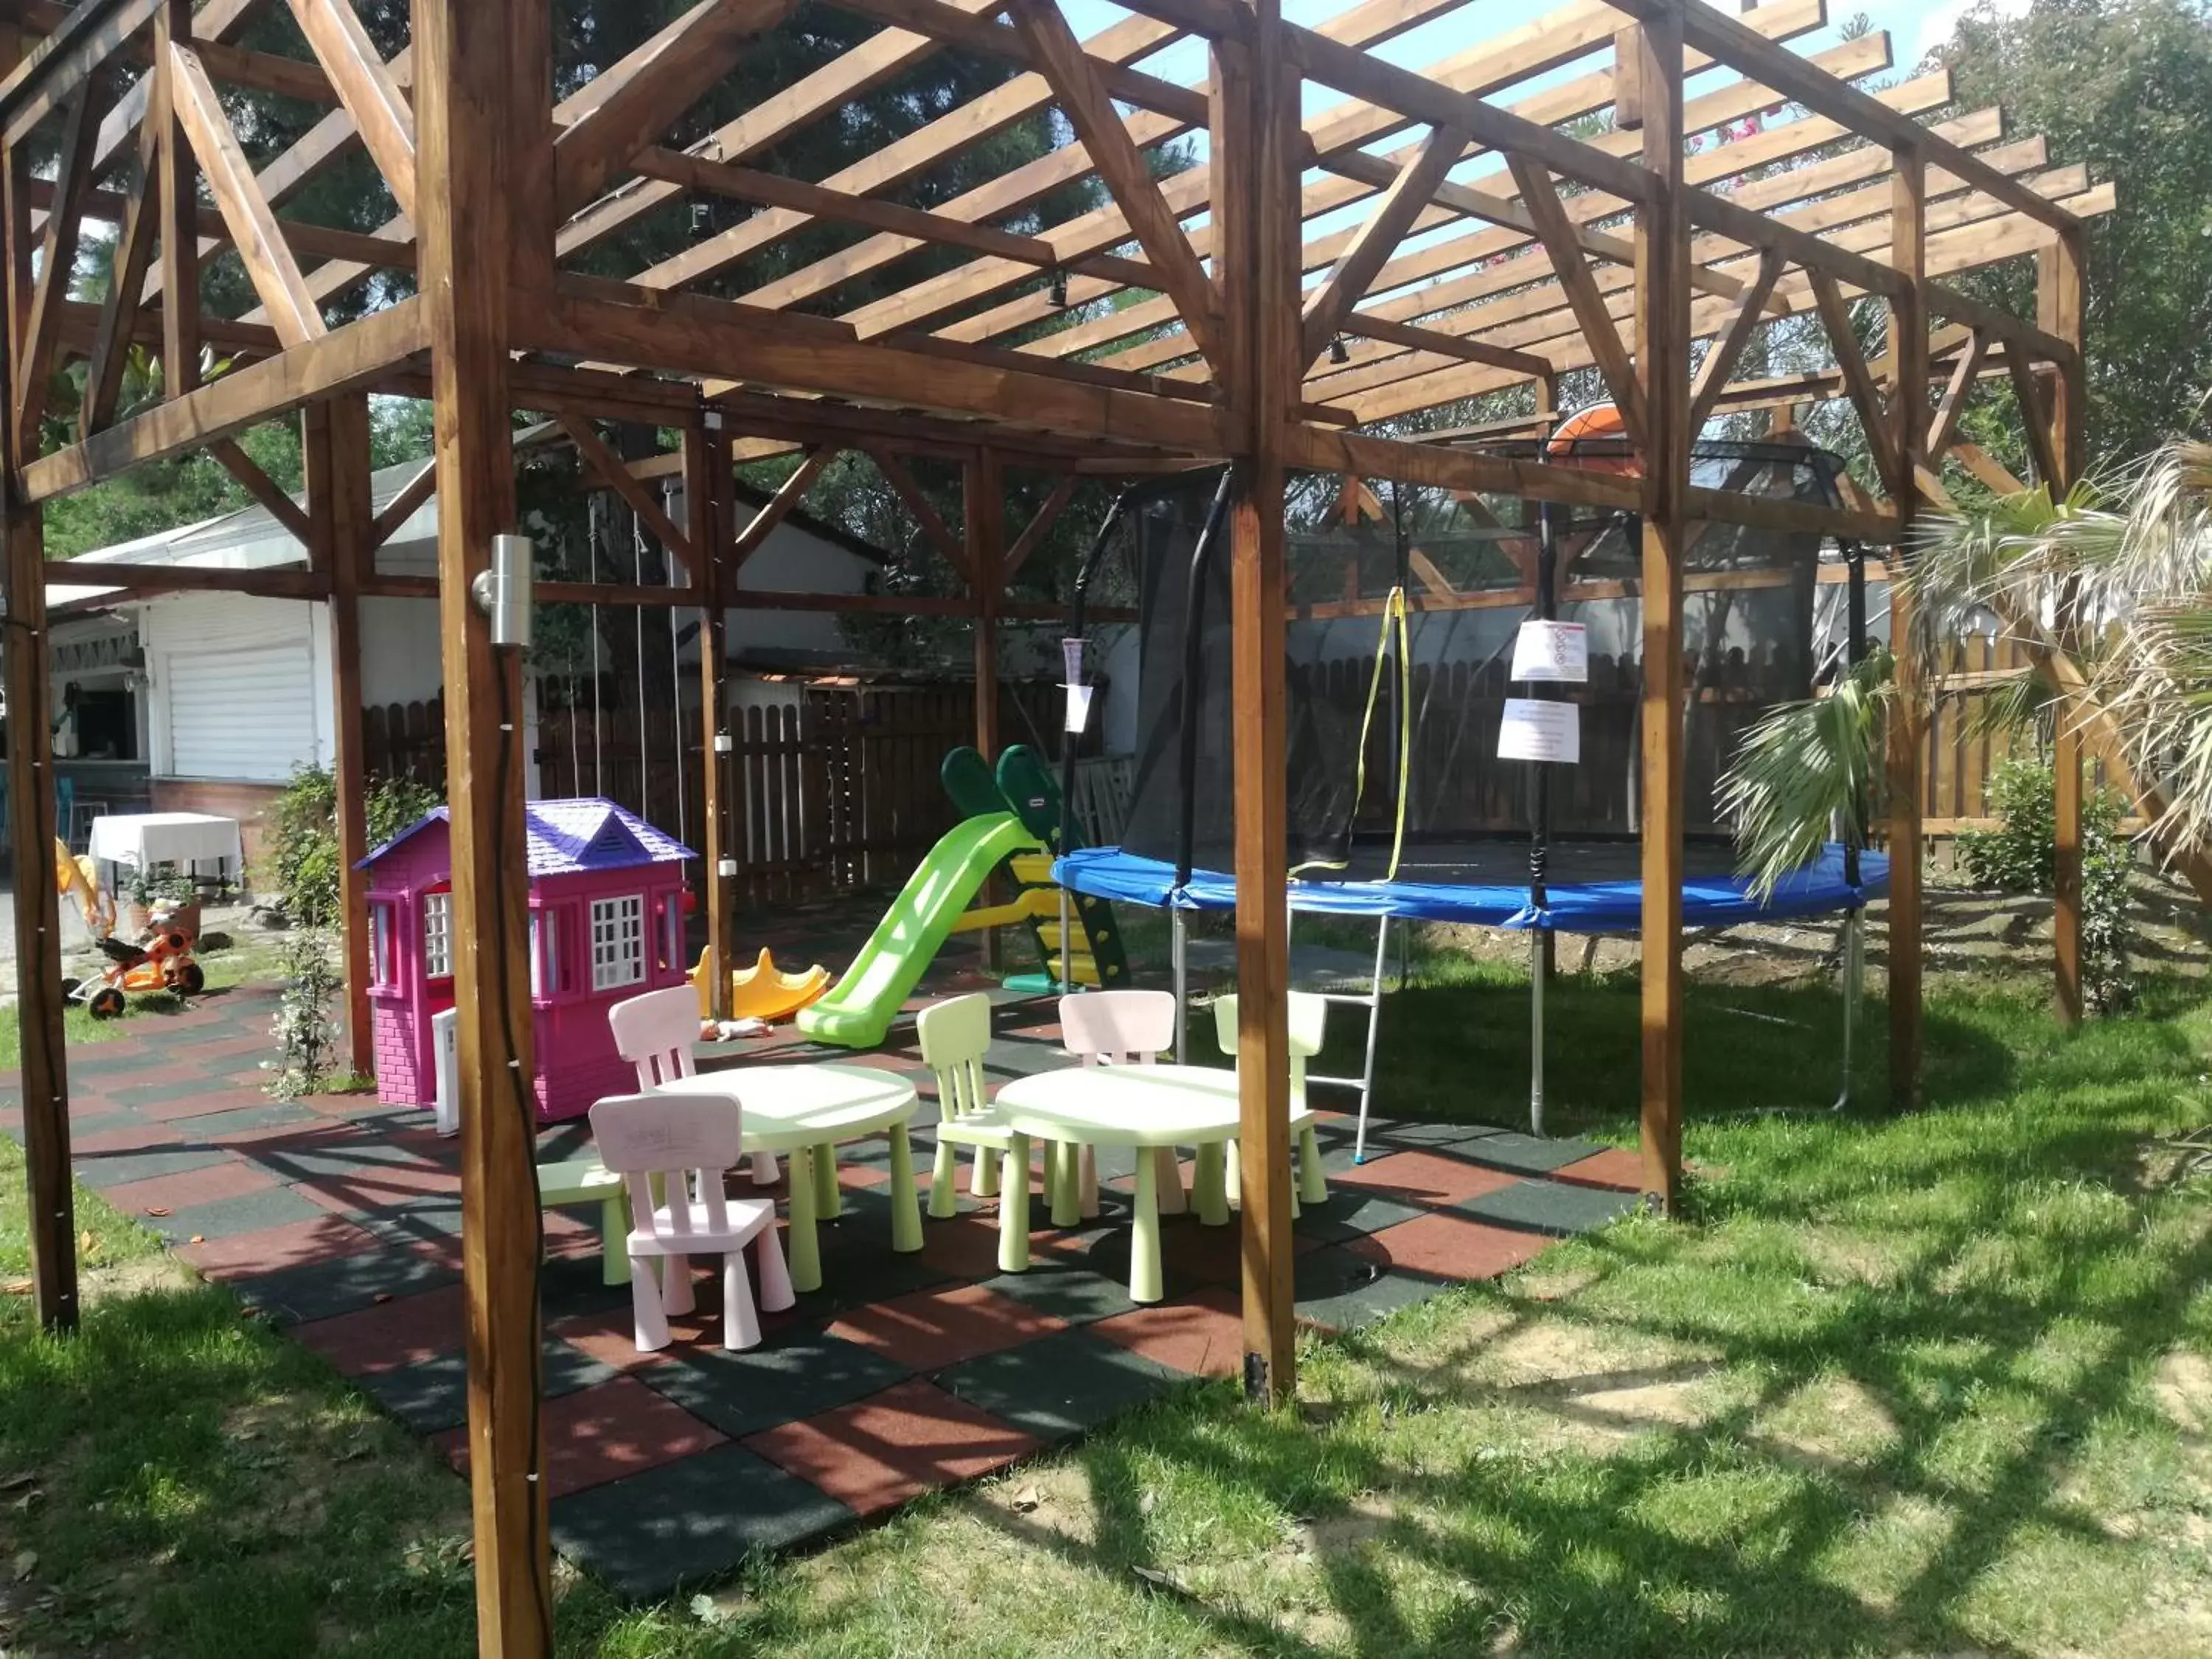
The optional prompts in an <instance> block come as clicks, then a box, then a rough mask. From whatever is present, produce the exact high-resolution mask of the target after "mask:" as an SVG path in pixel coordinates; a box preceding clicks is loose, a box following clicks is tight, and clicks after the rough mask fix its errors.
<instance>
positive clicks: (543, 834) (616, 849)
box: [361, 795, 699, 881]
mask: <svg viewBox="0 0 2212 1659" xmlns="http://www.w3.org/2000/svg"><path fill="white" fill-rule="evenodd" d="M523 811H524V814H525V817H526V823H525V825H524V832H525V834H526V836H527V837H528V839H529V842H530V875H531V878H532V880H533V881H534V880H536V879H537V878H539V877H541V876H572V875H575V874H578V873H579V872H583V871H587V870H628V869H630V868H632V867H634V866H637V865H641V864H673V863H676V862H678V861H680V860H684V859H691V858H696V857H698V856H699V855H698V854H696V853H695V852H693V851H692V850H691V849H690V848H688V847H686V846H685V845H684V843H683V842H680V841H678V840H677V839H676V838H675V837H674V836H665V835H663V834H662V833H661V832H660V831H659V830H658V829H654V828H653V826H652V825H651V824H649V823H647V822H646V821H645V820H644V819H643V818H641V817H638V816H637V815H636V814H635V813H634V812H628V811H623V809H622V808H621V807H619V806H617V805H615V804H614V802H612V801H611V800H605V799H601V798H599V796H596V795H591V796H586V797H584V798H582V799H576V800H533V801H528V802H526V803H525V804H524V807H523ZM446 819H447V810H446V809H445V808H444V807H442V806H438V807H433V808H432V809H431V810H430V811H428V813H426V814H425V815H424V816H423V817H421V818H419V819H417V820H416V822H415V823H410V824H409V825H408V826H407V828H405V829H402V830H401V831H400V832H399V833H398V835H396V836H393V837H392V839H391V840H390V841H387V842H385V843H384V845H383V846H381V847H380V848H377V849H376V850H375V851H374V853H371V854H369V855H368V857H367V858H365V859H363V860H362V861H361V867H362V869H364V870H366V869H367V868H368V866H371V865H372V864H374V863H375V862H376V861H377V860H379V859H380V858H382V857H383V856H384V855H385V854H386V853H389V852H390V851H392V848H395V847H397V846H398V845H399V844H400V843H401V842H404V841H407V840H410V839H411V838H412V837H413V836H415V834H416V831H418V830H420V829H423V828H424V827H426V826H427V825H429V824H433V823H444V822H446Z"/></svg>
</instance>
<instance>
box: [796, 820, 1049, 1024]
mask: <svg viewBox="0 0 2212 1659" xmlns="http://www.w3.org/2000/svg"><path fill="white" fill-rule="evenodd" d="M1038 846H1039V843H1038V842H1037V839H1036V836H1032V835H1031V834H1030V832H1029V831H1028V830H1026V829H1024V828H1022V824H1021V820H1020V819H1018V818H1017V817H1015V816H1014V815H1013V814H1012V812H991V813H986V814H984V815H982V816H981V817H972V818H967V819H963V821H962V822H961V823H957V824H956V825H954V826H953V828H952V829H951V831H950V832H949V833H947V834H946V836H945V839H944V840H942V841H940V842H938V843H937V845H936V846H934V847H933V848H930V849H929V855H928V856H927V858H925V859H923V860H922V861H921V868H920V869H918V870H916V871H915V872H914V874H913V876H912V877H911V878H908V882H907V884H906V887H905V890H903V891H902V892H901V893H900V894H899V896H898V897H897V898H896V899H895V900H893V901H892V902H891V908H890V909H889V910H886V911H885V912H884V919H883V920H882V921H879V922H878V923H877V924H876V931H875V932H874V933H872V934H870V935H869V936H868V942H867V943H866V945H862V946H861V947H860V955H859V956H857V957H854V958H853V965H852V966H851V967H850V968H848V969H846V970H845V975H844V977H843V978H842V979H840V980H839V981H837V983H836V986H835V987H832V988H831V990H830V992H829V994H828V995H827V996H825V997H823V999H822V1000H820V1001H818V1002H817V1003H814V1004H813V1005H812V1006H809V1007H806V1008H803V1009H801V1010H800V1011H799V1030H800V1032H801V1033H803V1034H804V1035H805V1036H810V1037H811V1038H813V1039H814V1041H815V1042H834V1043H836V1044H837V1045H839V1046H840V1047H841V1048H874V1047H875V1046H876V1045H877V1044H878V1043H879V1042H882V1041H883V1040H884V1036H885V1035H886V1034H887V1033H888V1032H889V1031H890V1029H891V1022H892V1021H893V1020H894V1019H896V1018H898V1011H899V1007H900V1006H901V1005H902V1003H904V1002H905V1001H906V1000H907V997H908V994H909V993H911V992H912V991H913V989H914V987H915V986H916V985H917V984H919V983H920V982H921V976H922V974H923V972H924V971H925V970H926V969H927V968H928V966H929V964H930V962H931V960H932V959H933V958H934V957H935V956H936V955H937V953H938V951H939V949H941V948H942V947H943V945H944V944H945V936H946V935H947V934H948V933H951V931H952V924H953V923H954V922H956V921H958V920H959V919H960V913H961V912H962V911H963V910H965V909H966V908H968V902H969V900H970V899H972V898H974V897H975V895H976V893H977V892H978V891H980V890H981V888H982V885H983V884H984V882H985V881H987V879H989V878H990V874H991V872H992V871H994V870H995V869H997V868H998V867H999V864H1000V860H1004V859H1006V857H1008V856H1009V855H1010V854H1015V853H1026V852H1033V851H1036V849H1037V848H1038Z"/></svg>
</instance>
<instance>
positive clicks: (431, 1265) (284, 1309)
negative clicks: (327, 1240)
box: [236, 1249, 460, 1325]
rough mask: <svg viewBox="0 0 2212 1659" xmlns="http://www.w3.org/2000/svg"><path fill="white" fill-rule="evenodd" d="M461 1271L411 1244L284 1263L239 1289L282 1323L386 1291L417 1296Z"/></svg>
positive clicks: (374, 1298)
mask: <svg viewBox="0 0 2212 1659" xmlns="http://www.w3.org/2000/svg"><path fill="white" fill-rule="evenodd" d="M459 1277H460V1275H459V1273H454V1272H453V1271H452V1270H451V1269H449V1268H447V1267H441V1266H440V1265H438V1264H437V1263H435V1262H433V1261H429V1260H428V1258H427V1257H423V1256H420V1255H415V1254H414V1253H413V1252H411V1251H408V1250H394V1249H382V1250H368V1251H363V1252H362V1253H360V1254H359V1255H342V1256H333V1257H331V1258H330V1259H328V1260H327V1261H311V1262H307V1263H303V1264H302V1265H301V1266H299V1267H285V1268H282V1269H279V1270H278V1271H276V1272H275V1273H264V1274H261V1275H258V1276H257V1277H255V1278H252V1279H243V1280H240V1281H239V1282H238V1284H237V1286H236V1288H237V1291H238V1294H239V1295H240V1297H244V1298H245V1300H246V1302H247V1303H248V1304H251V1305H252V1306H254V1307H257V1308H259V1309H261V1310H263V1311H264V1313H265V1314H266V1315H267V1316H269V1318H270V1320H271V1321H273V1322H276V1323H278V1324H281V1325H296V1324H301V1323H304V1322H308V1321H312V1320H317V1319H334V1318H336V1317H337V1316H338V1315H340V1314H344V1313H352V1312H354V1311H356V1310H358V1309H362V1308H368V1307H374V1305H376V1304H377V1303H378V1302H379V1301H380V1300H381V1299H382V1298H384V1297H402V1296H412V1295H416V1294H417V1293H419V1292H421V1291H435V1290H437V1289H438V1288H440V1287H441V1286H442V1285H450V1284H453V1283H454V1282H455V1281H457V1280H458V1279H459Z"/></svg>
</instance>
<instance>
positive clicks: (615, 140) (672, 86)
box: [553, 0, 796, 218]
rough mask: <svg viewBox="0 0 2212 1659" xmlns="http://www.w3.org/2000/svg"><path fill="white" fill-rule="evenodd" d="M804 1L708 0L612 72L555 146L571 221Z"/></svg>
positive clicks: (563, 206) (556, 172)
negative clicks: (754, 40)
mask: <svg viewBox="0 0 2212 1659" xmlns="http://www.w3.org/2000/svg"><path fill="white" fill-rule="evenodd" d="M795 3H796V0H700V3H699V4H697V5H696V6H694V7H693V8H692V9H690V11H688V12H686V13H684V15H682V16H681V17H679V18H678V19H677V20H676V21H674V22H672V23H671V24H670V25H669V26H668V27H666V28H665V29H663V30H661V31H660V33H658V34H656V35H655V36H653V39H652V40H649V41H647V43H646V45H645V46H643V47H641V48H640V49H639V51H638V52H635V53H633V54H632V55H631V57H630V58H625V59H624V60H623V62H622V63H621V64H617V65H616V66H615V68H614V69H612V70H610V71H609V72H608V73H607V74H605V75H603V76H599V77H598V78H597V79H596V80H595V81H593V82H592V87H594V88H597V87H598V86H599V82H614V83H615V84H613V85H611V86H610V87H608V88H606V89H605V92H604V94H599V95H597V96H596V97H595V98H594V100H593V101H592V105H591V106H590V107H589V108H588V109H587V110H586V111H585V112H582V113H580V115H579V116H578V118H576V119H575V120H574V121H572V122H570V123H569V124H568V126H566V127H565V128H563V129H562V132H561V136H560V137H558V138H556V140H555V141H554V143H553V177H554V195H555V203H556V211H557V212H558V213H559V214H560V216H562V217H563V218H565V217H567V216H568V215H569V214H571V213H573V212H574V211H575V210H576V209H578V208H580V207H581V206H583V205H584V204H586V203H587V202H589V201H591V200H592V198H593V197H596V196H597V195H599V192H600V191H603V190H605V188H606V187H607V185H609V184H611V182H612V181H613V180H614V179H615V177H616V176H617V174H618V173H620V172H621V171H622V169H623V167H625V166H626V165H627V164H628V163H629V161H630V159H631V158H632V157H633V156H635V155H636V154H637V153H638V152H639V151H640V150H641V149H644V148H645V147H646V146H647V144H649V143H652V142H653V140H654V139H655V138H657V137H659V136H660V135H661V134H662V133H664V132H665V131H668V129H669V128H670V127H671V126H672V125H675V124H676V123H677V122H678V120H680V119H681V118H683V115H684V112H685V111H687V110H689V109H690V107H691V106H692V105H694V104H696V102H698V101H699V100H700V99H701V98H702V97H703V96H705V94H707V92H708V90H709V89H710V88H712V87H713V86H714V83H715V82H718V81H720V79H721V78H722V76H724V75H725V74H726V73H727V72H728V71H729V70H730V68H731V66H732V64H735V63H736V62H737V60H738V54H739V53H740V52H743V51H744V46H745V43H746V42H747V41H749V40H751V39H752V38H753V37H754V36H755V35H757V34H758V33H761V31H763V29H768V28H772V27H775V25H776V24H777V23H779V22H781V21H783V19H784V18H786V17H787V16H788V15H790V13H791V9H792V7H793V5H794V4H795Z"/></svg>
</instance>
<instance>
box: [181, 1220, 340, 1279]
mask: <svg viewBox="0 0 2212 1659" xmlns="http://www.w3.org/2000/svg"><path fill="white" fill-rule="evenodd" d="M188 1237H189V1235H188ZM382 1248H383V1247H382V1246H381V1245H380V1244H379V1243H378V1242H377V1240H376V1238H375V1237H374V1236H373V1235H371V1234H369V1233H366V1232H363V1231H362V1230H361V1229H360V1228H358V1227H356V1226H355V1225H353V1223H351V1222H350V1221H348V1220H346V1219H345V1218H343V1217H341V1216H334V1215H323V1214H317V1215H315V1216H313V1217H311V1218H308V1219H307V1220H305V1221H294V1222H289V1223H287V1224H286V1225H283V1226H277V1227H264V1228H260V1229H258V1230H257V1231H252V1232H244V1233H234V1234H232V1235H230V1236H229V1237H227V1238H208V1239H203V1240H202V1242H201V1243H197V1244H180V1245H179V1246H178V1247H177V1255H178V1256H179V1258H180V1259H182V1260H183V1261H186V1262H189V1263H190V1264H191V1266H193V1267H197V1268H198V1269H199V1270H200V1272H201V1273H203V1274H204V1275H205V1276H206V1277H208V1278H210V1279H216V1280H217V1281H222V1280H225V1279H243V1278H249V1277H252V1276H254V1275H256V1274H260V1273H275V1272H276V1271H277V1270H278V1269H280V1268H284V1267H305V1266H307V1265H309V1264H311V1263H313V1262H318V1261H331V1260H332V1259H333V1258H334V1257H337V1256H342V1255H361V1254H362V1252H363V1251H365V1250H375V1249H382Z"/></svg>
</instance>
